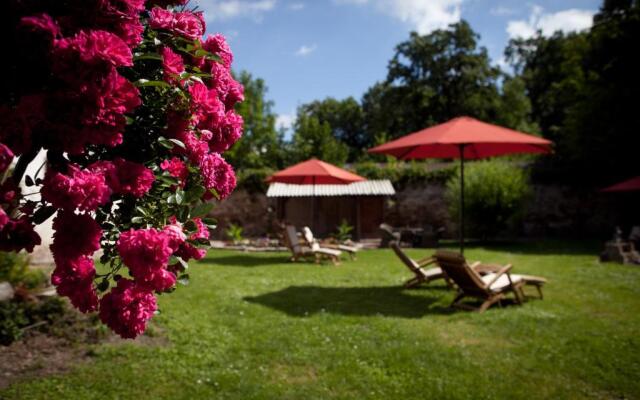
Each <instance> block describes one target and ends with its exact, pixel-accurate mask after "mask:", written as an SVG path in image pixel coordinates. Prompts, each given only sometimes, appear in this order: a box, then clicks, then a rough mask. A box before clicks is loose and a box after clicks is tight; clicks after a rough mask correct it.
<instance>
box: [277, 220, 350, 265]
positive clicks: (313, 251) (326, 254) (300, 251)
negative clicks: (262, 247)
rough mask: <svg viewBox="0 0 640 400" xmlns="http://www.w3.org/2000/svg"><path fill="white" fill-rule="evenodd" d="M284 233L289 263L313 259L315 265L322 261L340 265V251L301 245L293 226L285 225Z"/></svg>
mask: <svg viewBox="0 0 640 400" xmlns="http://www.w3.org/2000/svg"><path fill="white" fill-rule="evenodd" d="M284 233H285V234H284V237H285V241H286V243H287V247H289V250H291V254H292V256H291V261H298V260H299V259H300V258H314V259H315V261H316V263H319V262H320V261H321V260H322V259H328V260H330V261H331V262H333V264H335V265H339V264H340V255H342V252H341V251H339V250H334V249H325V248H321V247H320V246H307V245H306V243H301V242H300V239H299V238H298V232H297V231H296V228H295V227H294V226H293V225H287V226H286V227H285V232H284Z"/></svg>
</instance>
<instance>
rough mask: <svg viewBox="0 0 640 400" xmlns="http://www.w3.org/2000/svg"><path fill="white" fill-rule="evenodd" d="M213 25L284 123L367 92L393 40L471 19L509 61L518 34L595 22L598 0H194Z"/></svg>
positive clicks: (380, 74) (484, 40) (497, 57)
mask: <svg viewBox="0 0 640 400" xmlns="http://www.w3.org/2000/svg"><path fill="white" fill-rule="evenodd" d="M192 1H193V2H195V3H196V4H198V5H199V6H200V8H202V9H204V10H205V16H206V18H207V23H208V32H209V33H216V32H220V33H223V34H224V35H225V36H227V38H228V40H229V42H230V45H231V47H232V50H233V51H234V54H235V62H234V69H235V70H237V71H239V70H243V69H244V70H247V71H249V72H251V73H252V74H253V75H254V76H256V77H260V78H263V79H264V80H265V81H266V83H267V85H268V87H269V95H268V97H269V98H270V99H272V100H273V101H274V102H275V112H276V113H278V114H279V116H280V117H279V124H281V125H283V126H287V125H288V124H290V122H291V121H292V119H293V116H294V115H295V109H296V107H297V106H298V105H300V104H303V103H306V102H309V101H312V100H315V99H323V98H325V97H328V96H331V97H335V98H338V99H341V98H344V97H348V96H353V97H355V98H356V99H358V100H359V99H360V98H361V96H362V94H363V93H364V92H365V91H366V90H367V88H368V87H370V86H371V85H373V84H374V83H375V82H377V81H379V80H382V79H384V78H385V75H386V67H387V62H388V61H389V59H391V57H392V56H393V49H394V46H395V45H396V44H398V43H400V42H401V41H403V40H406V39H407V38H408V35H409V32H410V31H412V30H416V31H418V32H420V33H429V32H431V31H433V30H434V29H438V28H442V27H445V26H446V25H447V24H449V23H452V22H455V21H458V20H459V19H461V18H462V19H466V20H467V21H469V23H470V24H471V26H472V27H473V29H474V30H475V31H476V32H478V33H479V34H480V36H481V38H480V44H481V45H482V46H485V47H486V48H487V50H488V51H489V54H490V55H491V58H492V61H493V62H494V63H495V64H498V65H500V64H501V62H502V52H503V50H504V47H505V45H506V44H507V42H508V40H509V38H510V37H515V36H523V37H526V36H530V35H532V34H533V32H535V31H536V30H537V29H541V30H542V31H543V33H545V34H550V33H552V32H553V31H555V30H557V29H561V30H564V31H568V30H581V29H586V28H588V27H589V26H590V25H591V16H592V15H593V13H595V12H596V11H597V9H598V8H599V6H600V1H597V0H556V1H552V0H534V1H533V2H525V1H519V0H497V1H496V0H494V1H489V0H192Z"/></svg>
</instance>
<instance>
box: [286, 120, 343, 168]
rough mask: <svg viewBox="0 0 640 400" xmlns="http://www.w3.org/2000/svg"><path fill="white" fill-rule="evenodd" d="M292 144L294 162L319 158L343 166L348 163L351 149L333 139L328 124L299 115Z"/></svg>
mask: <svg viewBox="0 0 640 400" xmlns="http://www.w3.org/2000/svg"><path fill="white" fill-rule="evenodd" d="M294 128H295V133H294V135H293V140H292V142H291V156H292V157H293V160H292V162H300V161H304V160H307V159H309V158H313V157H315V158H318V159H320V160H323V161H326V162H328V163H331V164H337V165H342V164H344V163H345V162H346V161H347V157H348V155H349V148H348V147H347V145H345V144H344V143H341V142H339V141H338V140H337V139H336V138H334V137H333V135H332V132H331V126H330V125H329V123H328V122H320V120H318V118H317V117H315V116H312V117H309V116H307V115H305V114H304V113H299V114H298V118H297V120H296V123H295V127H294Z"/></svg>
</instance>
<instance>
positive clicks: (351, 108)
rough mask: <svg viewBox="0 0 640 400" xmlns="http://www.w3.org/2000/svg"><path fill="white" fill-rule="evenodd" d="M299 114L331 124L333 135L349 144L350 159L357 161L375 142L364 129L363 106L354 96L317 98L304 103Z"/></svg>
mask: <svg viewBox="0 0 640 400" xmlns="http://www.w3.org/2000/svg"><path fill="white" fill-rule="evenodd" d="M298 114H299V115H304V116H307V117H315V118H317V119H318V121H319V122H320V123H321V124H322V123H325V122H326V123H327V124H329V127H330V128H331V134H332V135H333V137H334V138H336V139H337V140H338V141H340V142H342V143H344V144H345V145H347V146H348V148H349V157H348V161H355V160H356V159H357V158H358V157H360V156H361V155H362V153H363V151H364V149H366V148H368V147H371V145H372V144H373V143H372V141H371V140H370V138H369V137H368V136H367V135H366V133H365V130H364V114H363V112H362V107H361V106H360V103H358V101H357V100H356V99H354V98H353V97H348V98H346V99H344V100H336V99H334V98H331V97H328V98H326V99H324V100H316V101H313V102H311V103H308V104H304V105H302V106H301V107H300V109H299V110H298Z"/></svg>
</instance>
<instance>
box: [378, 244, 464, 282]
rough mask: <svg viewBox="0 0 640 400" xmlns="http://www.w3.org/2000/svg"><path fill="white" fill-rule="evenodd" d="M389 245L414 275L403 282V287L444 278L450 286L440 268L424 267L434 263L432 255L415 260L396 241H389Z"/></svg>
mask: <svg viewBox="0 0 640 400" xmlns="http://www.w3.org/2000/svg"><path fill="white" fill-rule="evenodd" d="M390 246H391V248H392V249H393V251H394V252H395V253H396V255H397V256H398V258H399V259H400V260H401V261H402V262H403V263H404V265H406V266H407V268H409V270H410V271H411V272H413V274H414V275H415V276H414V277H413V278H411V279H409V280H408V281H406V282H405V283H404V287H405V288H407V289H408V288H414V287H417V286H420V285H421V284H423V283H429V282H431V281H434V280H436V279H444V280H445V281H446V282H447V285H449V286H451V282H450V281H449V279H448V278H447V276H446V275H445V274H444V273H443V272H442V269H441V268H439V267H436V266H434V267H431V268H429V269H425V268H424V267H427V266H429V265H433V264H435V263H436V259H435V258H434V257H433V256H432V257H427V258H423V259H422V260H418V261H416V260H413V259H411V258H410V257H409V256H408V255H407V254H406V253H405V252H404V251H402V249H401V248H400V246H399V245H398V242H391V243H390Z"/></svg>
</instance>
